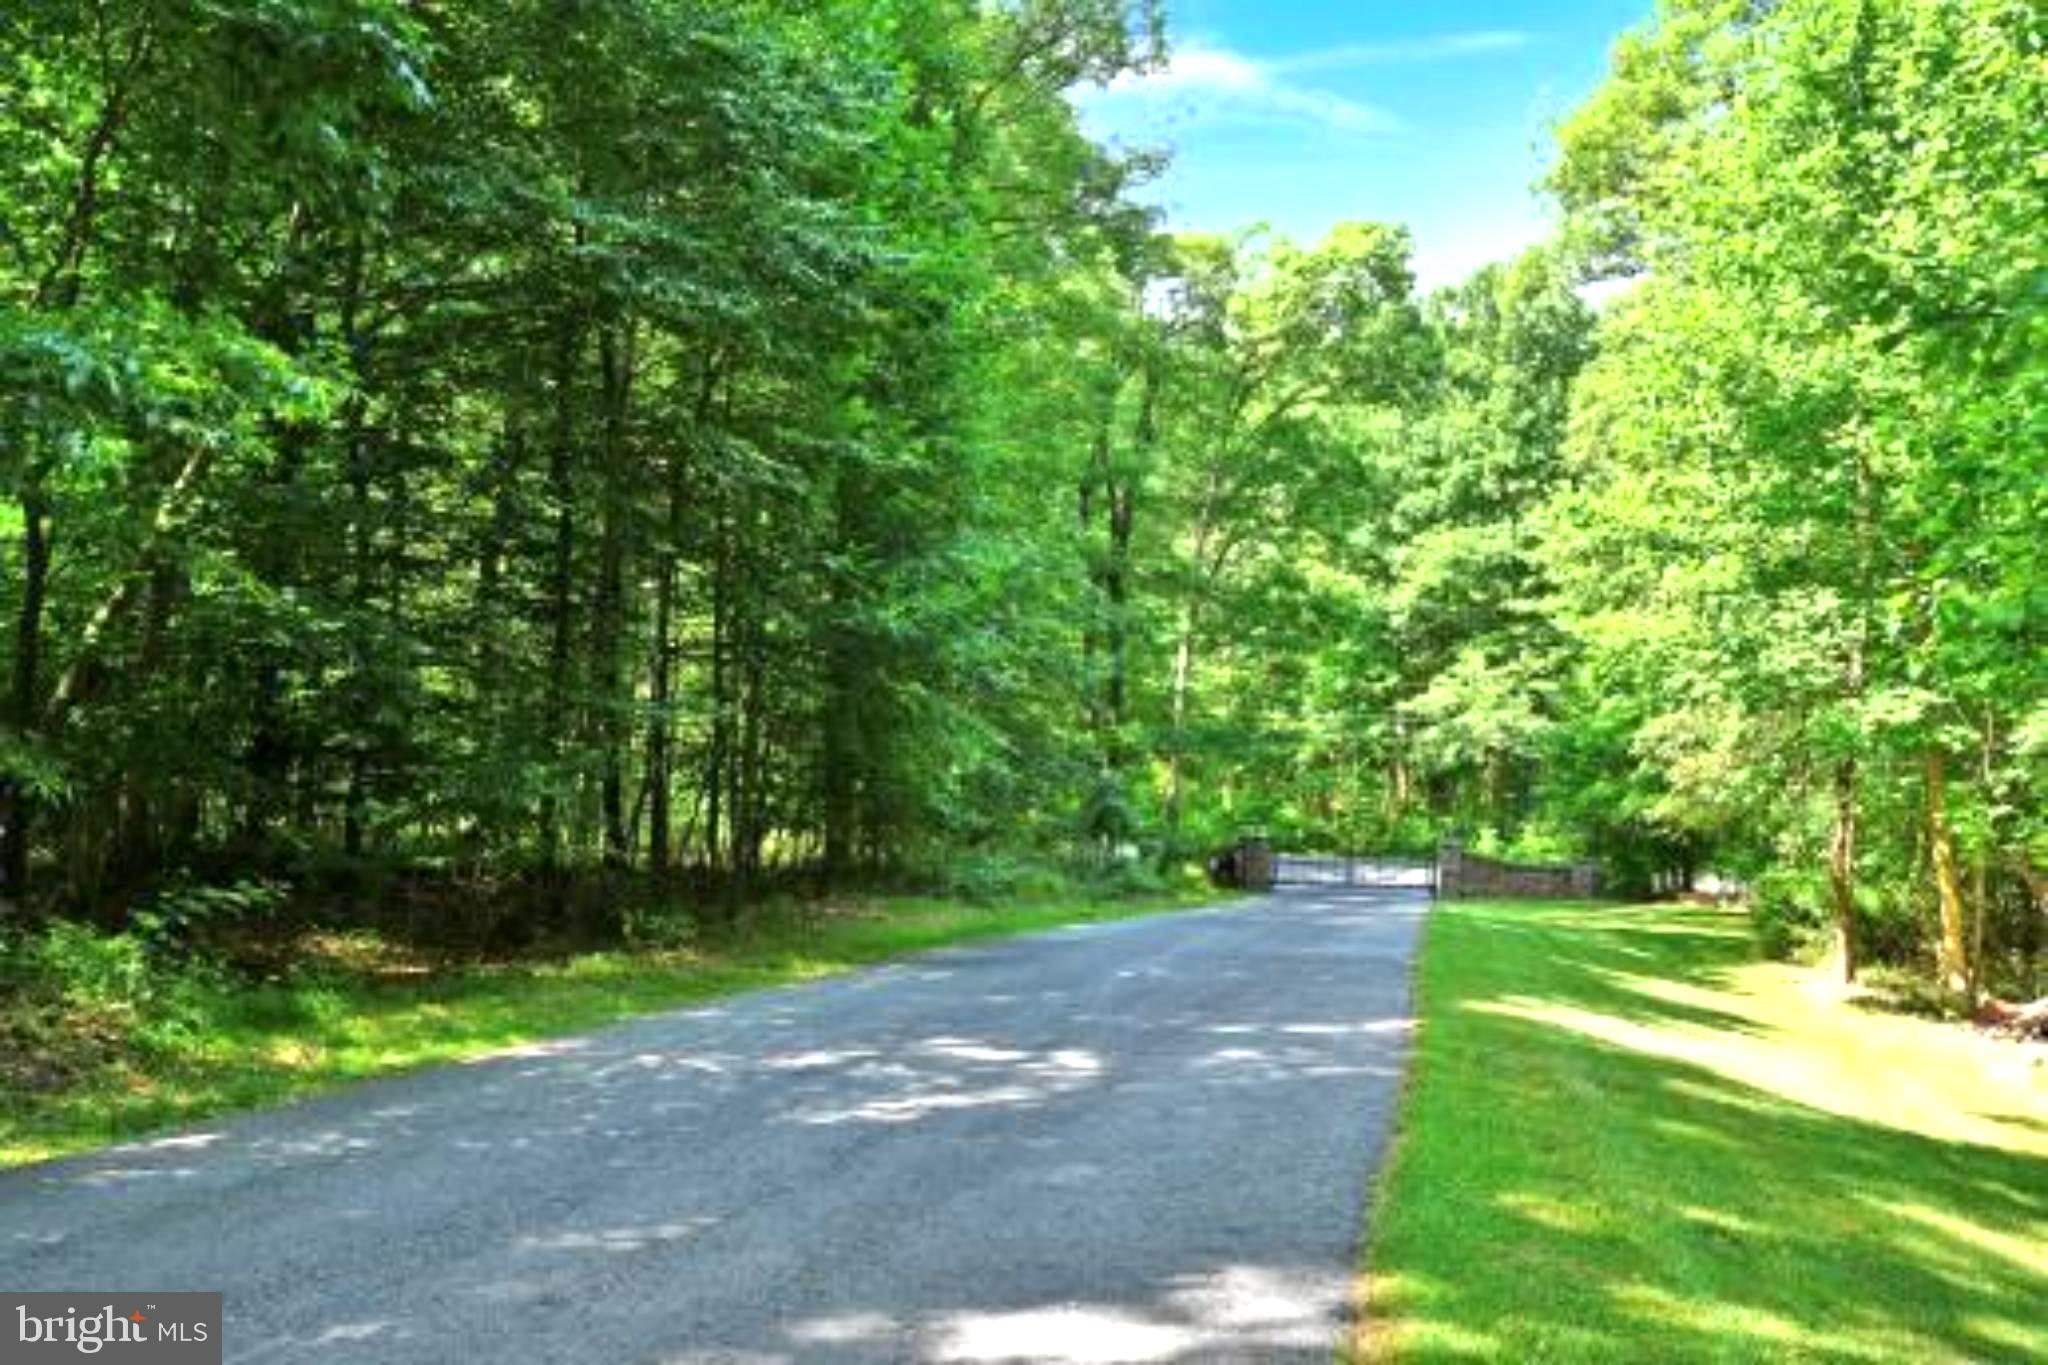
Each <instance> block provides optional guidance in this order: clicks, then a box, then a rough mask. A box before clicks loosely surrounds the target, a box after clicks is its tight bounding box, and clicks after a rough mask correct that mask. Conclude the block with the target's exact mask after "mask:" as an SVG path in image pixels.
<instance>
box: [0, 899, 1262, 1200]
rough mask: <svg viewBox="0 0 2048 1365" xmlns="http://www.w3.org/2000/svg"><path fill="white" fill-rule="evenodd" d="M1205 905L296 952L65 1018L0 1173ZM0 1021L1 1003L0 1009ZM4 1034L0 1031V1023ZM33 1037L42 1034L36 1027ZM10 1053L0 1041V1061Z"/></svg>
mask: <svg viewBox="0 0 2048 1365" xmlns="http://www.w3.org/2000/svg"><path fill="white" fill-rule="evenodd" d="M1223 898H1224V896H1223V895H1222V894H1220V893H1217V892H1214V891H1210V890H1207V889H1201V890H1194V889H1190V890H1187V891H1182V892H1173V893H1166V894H1158V895H1148V896H1136V897H1128V898H1109V897H1100V896H1097V897H1088V896H1073V897H1063V898H1057V899H1040V900H1031V901H1023V902H1016V903H1009V904H1002V905H995V906H970V905H962V904H959V903H957V902H948V901H942V900H931V899H909V898H891V899H886V900H877V901H871V902H865V903H862V904H860V905H858V906H855V907H852V908H851V909H842V910H840V911H838V912H832V913H809V914H801V915H799V914H794V913H786V914H780V915H764V916H759V917H756V918H754V919H753V920H751V921H750V922H749V926H748V928H747V929H746V930H745V931H744V932H740V933H735V934H732V935H730V936H727V937H724V938H722V939H720V940H718V941H715V942H707V943H704V944H701V945H696V946H692V947H688V948H679V949H672V950H666V951H637V952H633V951H616V952H598V953H588V954H583V955H580V956H576V957H572V958H567V959H563V960H559V961H553V962H514V963H500V964H492V965H482V966H479V965H469V966H456V967H435V966H433V965H430V964H427V963H423V962H421V961H418V960H416V959H411V958H408V957H407V956H406V955H404V954H402V953H397V952H394V951H392V950H391V949H389V948H388V947H387V946H385V945H382V944H378V943H376V942H374V941H371V940H364V939H331V940H323V941H317V942H314V943H311V944H309V945H308V955H307V958H306V960H305V961H304V962H303V963H302V965H301V967H300V969H299V970H298V971H296V972H295V973H294V974H293V976H292V978H291V979H290V980H288V981H283V982H273V983H266V984H234V985H230V984H227V983H224V982H199V981H190V980H187V981H180V982H177V983H174V984H172V985H170V986H167V987H165V988H163V989H162V990H160V991H158V992H157V993H155V994H154V995H152V996H150V997H149V998H148V999H146V1000H144V1001H143V1002H141V1003H139V1004H136V1005H133V1006H120V1007H117V1008H114V1009H111V1010H108V1009H102V1010H100V1011H98V1012H97V1016H95V1013H94V1012H93V1011H89V1010H88V1011H83V1012H77V1011H74V1012H73V1013H72V1014H71V1016H70V1017H68V1018H66V1019H65V1020H63V1021H61V1022H60V1024H58V1025H57V1027H60V1028H62V1029H64V1030H65V1031H66V1032H67V1033H68V1034H70V1035H71V1036H70V1037H68V1038H65V1039H61V1040H60V1039H56V1038H51V1039H50V1042H51V1045H52V1046H53V1047H55V1046H68V1047H70V1048H71V1049H72V1052H73V1053H74V1055H75V1054H76V1052H77V1051H78V1048H79V1045H80V1042H81V1040H80V1038H79V1037H78V1036H77V1035H78V1034H79V1033H81V1032H83V1033H84V1034H85V1035H86V1037H85V1039H84V1042H85V1043H86V1044H88V1045H89V1044H90V1043H91V1042H92V1038H93V1035H95V1034H96V1035H98V1036H100V1037H101V1038H102V1039H104V1040H107V1043H106V1045H105V1046H103V1047H101V1048H100V1049H99V1053H100V1055H98V1056H97V1057H96V1058H95V1059H94V1060H93V1062H92V1063H91V1064H90V1065H86V1066H82V1067H81V1066H76V1065H72V1066H67V1067H65V1068H64V1069H63V1072H62V1074H61V1079H56V1080H52V1079H50V1078H49V1077H48V1076H45V1077H44V1078H43V1080H42V1082H41V1083H33V1080H34V1078H35V1077H36V1076H37V1072H36V1070H35V1069H34V1066H33V1063H34V1060H35V1059H34V1058H32V1057H24V1056H21V1055H19V1054H21V1053H22V1052H24V1051H25V1049H24V1047H23V1045H22V1044H21V1042H20V1041H19V1040H20V1038H21V1036H22V1030H20V1029H16V1030H15V1031H14V1033H13V1035H12V1036H13V1037H14V1039H15V1042H14V1044H13V1046H14V1049H15V1051H16V1052H17V1054H18V1055H17V1057H16V1058H14V1059H12V1060H14V1061H15V1062H16V1064H17V1066H16V1071H17V1074H18V1075H19V1076H22V1077H27V1078H30V1080H29V1083H24V1082H23V1081H19V1080H17V1081H15V1082H13V1083H9V1084H6V1085H0V1168H4V1167H8V1166H17V1165H22V1164H25V1163H28V1162H33V1161H41V1160H46V1159H48V1158H51V1157H56V1156H62V1155H65V1154H67V1153H72V1152H77V1151H81V1150H84V1149H87V1148H91V1147H95V1146H100V1145H103V1144H105V1143H109V1142H114V1141H119V1140H123V1139H126V1138H131V1137H135V1136H138V1135H141V1134H144V1133H148V1132H151V1131H153V1130H156V1129H160V1128H163V1127H166V1126H169V1125H172V1124H177V1123H183V1122H189V1121H192V1120H196V1119H200V1118H204V1117H207V1116H210V1115H214V1114H219V1113H222V1112H225V1111H229V1110H235V1109H247V1108H251V1107H255V1106H258V1105H265V1104H273V1103H277V1102H279V1101H282V1100H287V1099H293V1098H297V1097H299V1096H303V1095H307V1094H311V1093H314V1092H317V1091H320V1090H324V1089H328V1088H330V1087H332V1086H334V1085H337V1084H340V1083H343V1082H347V1081H352V1080H360V1079H363V1078H366V1077H371V1076H381V1075H388V1074H390V1073H393V1072H398V1071H404V1070H409V1069H411V1068H415V1067H419V1066H425V1065H428V1064H431V1063H435V1062H446V1061H454V1060H457V1059H460V1058H463V1057H470V1056H475V1055H477V1054H480V1053H484V1052H489V1051H492V1050H495V1049H498V1048H503V1047H508V1046H513V1045H516V1044H520V1043H525V1042H531V1041H534V1040H537V1039H542V1038H548V1037H554V1036H559V1035H562V1034H566V1033H574V1032H578V1031H581V1030H585V1029H590V1028H595V1027H597V1026H599V1025H602V1024H607V1023H611V1022H613V1021H615V1020H619V1019H623V1018H627V1017H629V1016H632V1015H636V1014H644V1013H647V1012H649V1011H652V1010H660V1009H667V1008H670V1007H673V1006H678V1005H686V1004H690V1003H692V1002H695V1001H701V1000H706V999H709V998H712V997H715V996H721V995H730V994H733V993H735V992H739V991H747V990H757V989H760V988H762V987H767V986H778V985H784V984H787V983H790V982H796V981H804V980H809V979H812V978H815V977H822V976H829V975H832V974H835V973H838V972H844V971H848V970H850V969H852V968H855V967H860V966H864V965H867V964H870V963H875V962H880V961H883V960H886V959H889V958H895V957H901V956H903V955H905V954H908V953H915V952H919V951H922V950H924V949H928V948H936V947H940V946H943V945H947V944H957V943H965V942H970V941H974V940H979V939H989V938H997V937H1005V936H1009V935H1014V934H1022V933H1029V932H1032V931H1034V930H1040V929H1050V928H1053V927H1055V926H1058V925H1064V924H1074V923H1083V922H1090V921H1098V920H1111V919H1123V918H1128V917H1131V916H1135V915H1143V914H1153V913H1158V912H1161V911H1165V910H1173V909H1181V908H1186V907H1190V906H1194V905H1202V904H1213V903H1215V902H1216V901H1218V900H1220V899H1223ZM0 1004H4V999H0ZM4 1022H6V1021H5V1020H0V1023H4ZM46 1028H47V1026H46ZM8 1038H9V1035H8V1034H7V1032H5V1031H0V1044H5V1043H7V1041H8Z"/></svg>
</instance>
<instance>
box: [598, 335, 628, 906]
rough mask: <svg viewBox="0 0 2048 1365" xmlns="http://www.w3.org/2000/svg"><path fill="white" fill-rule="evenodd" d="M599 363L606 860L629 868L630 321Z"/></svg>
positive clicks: (604, 338) (603, 344) (606, 340)
mask: <svg viewBox="0 0 2048 1365" xmlns="http://www.w3.org/2000/svg"><path fill="white" fill-rule="evenodd" d="M598 360H599V365H600V368H601V369H602V372H603V378H604V399H605V409H604V451H603V474H604V500H603V507H602V516H603V521H602V524H601V526H600V528H599V532H598V571H597V592H596V601H595V604H594V605H595V608H596V610H595V613H594V614H595V616H596V622H595V624H596V633H597V641H596V648H595V650H594V651H593V653H594V654H595V656H596V662H597V670H598V677H597V692H598V697H599V704H600V707H601V710H600V717H601V720H600V724H599V725H598V727H597V729H598V743H599V746H600V748H601V750H602V762H603V775H602V778H601V780H600V788H599V790H600V800H599V805H600V808H601V821H600V823H601V824H602V826H603V830H604V862H605V866H606V867H609V868H614V869H617V868H623V867H624V866H625V865H626V863H627V860H628V856H629V853H630V849H629V848H628V844H627V838H626V800H625V784H626V736H627V734H628V730H627V727H626V725H625V724H624V723H623V721H622V719H621V717H622V714H623V712H624V710H625V707H626V704H627V702H628V701H629V700H630V699H629V698H628V697H627V696H626V695H625V668H624V657H625V634H626V520H627V517H628V516H629V509H628V506H627V493H626V487H625V485H626V468H625V464H626V448H625V447H626V423H627V419H628V416H629V412H628V409H629V407H630V405H631V403H632V392H633V334H632V328H631V324H630V323H622V324H613V325H610V326H607V327H605V328H604V329H603V330H602V331H601V332H600V333H599V335H598Z"/></svg>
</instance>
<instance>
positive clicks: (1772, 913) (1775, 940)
mask: <svg viewBox="0 0 2048 1365" xmlns="http://www.w3.org/2000/svg"><path fill="white" fill-rule="evenodd" d="M1825 894H1826V888H1825V887H1824V886H1822V885H1821V879H1820V878H1819V877H1818V876H1816V875H1815V874H1814V873H1812V872H1809V871H1806V870H1804V869H1789V868H1774V869H1772V870H1771V871H1769V872H1766V873H1764V874H1763V875H1762V876H1761V877H1759V878H1757V881H1756V888H1755V894H1754V895H1753V896H1752V897H1751V898H1750V905H1749V923H1750V929H1751V932H1753V933H1754V934H1755V936H1756V944H1757V950H1758V951H1759V952H1761V953H1762V954H1763V955H1764V956H1765V957H1767V958H1770V959H1772V960H1773V961H1778V962H1783V961H1787V960H1790V959H1794V958H1806V957H1810V956H1815V955H1817V954H1818V952H1819V951H1820V948H1821V946H1822V945H1823V943H1824V942H1825V941H1826V937H1827V911H1826V908H1825V907H1826V900H1825Z"/></svg>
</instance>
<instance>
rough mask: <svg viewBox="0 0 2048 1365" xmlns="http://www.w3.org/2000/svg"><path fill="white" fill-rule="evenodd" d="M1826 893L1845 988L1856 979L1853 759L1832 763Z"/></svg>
mask: <svg viewBox="0 0 2048 1365" xmlns="http://www.w3.org/2000/svg"><path fill="white" fill-rule="evenodd" d="M1828 892H1829V897H1830V900H1831V901H1832V904H1833V908H1834V919H1835V943H1834V952H1833V960H1834V962H1835V964H1836V969H1837V970H1838V971H1839V972H1840V973H1841V979H1842V981H1843V983H1844V984H1845V985H1851V984H1854V983H1855V980H1856V970H1857V966H1858V962H1857V948H1858V945H1857V935H1856V760H1855V759H1853V758H1845V759H1842V760H1840V761H1839V762H1837V763H1836V764H1835V822H1834V829H1833V831H1832V832H1831V834H1830V835H1829V838H1828Z"/></svg>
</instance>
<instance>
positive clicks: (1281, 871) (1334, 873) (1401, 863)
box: [1273, 853, 1436, 891]
mask: <svg viewBox="0 0 2048 1365" xmlns="http://www.w3.org/2000/svg"><path fill="white" fill-rule="evenodd" d="M1273 885H1275V886H1370V887H1399V888H1404V889H1407V890H1413V891H1434V890H1436V860H1435V859H1433V858H1405V857H1395V856H1391V855H1384V854H1375V853H1275V854H1274V855H1273Z"/></svg>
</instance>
